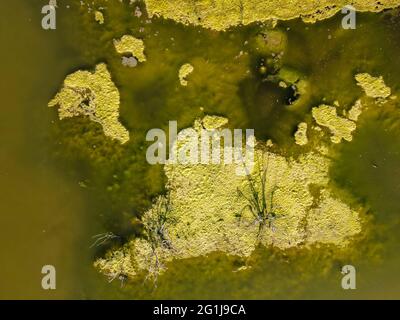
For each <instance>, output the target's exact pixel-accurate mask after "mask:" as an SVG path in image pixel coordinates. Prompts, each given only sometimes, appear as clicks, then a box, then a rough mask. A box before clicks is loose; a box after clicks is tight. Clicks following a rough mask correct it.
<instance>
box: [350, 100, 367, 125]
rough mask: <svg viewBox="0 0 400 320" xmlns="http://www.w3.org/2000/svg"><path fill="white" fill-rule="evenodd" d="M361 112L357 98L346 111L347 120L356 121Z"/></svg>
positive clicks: (360, 104) (361, 106)
mask: <svg viewBox="0 0 400 320" xmlns="http://www.w3.org/2000/svg"><path fill="white" fill-rule="evenodd" d="M362 112H363V105H362V102H361V100H357V101H356V103H355V104H354V106H352V107H351V109H350V110H349V112H348V113H347V118H349V120H352V121H355V122H357V121H358V118H359V117H360V115H361V114H362Z"/></svg>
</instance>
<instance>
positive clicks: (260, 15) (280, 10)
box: [145, 0, 400, 30]
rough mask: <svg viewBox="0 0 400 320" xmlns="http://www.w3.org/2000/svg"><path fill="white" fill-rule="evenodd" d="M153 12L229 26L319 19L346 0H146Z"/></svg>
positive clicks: (391, 1) (365, 7)
mask: <svg viewBox="0 0 400 320" xmlns="http://www.w3.org/2000/svg"><path fill="white" fill-rule="evenodd" d="M145 3H146V7H147V11H148V13H149V14H150V16H154V15H156V16H163V17H165V18H168V19H173V20H175V21H178V22H181V23H184V24H193V25H199V26H202V27H205V28H210V29H215V30H226V29H228V28H230V27H233V26H237V25H239V24H243V25H248V24H251V23H253V22H256V21H261V22H263V21H267V20H291V19H295V18H299V17H301V18H302V19H303V20H304V21H305V22H316V21H318V20H323V19H327V18H330V17H332V16H333V15H335V14H336V13H337V12H338V11H340V10H341V9H342V8H343V7H345V6H347V5H349V2H348V1H346V0H307V1H304V0H288V1H280V0H268V1H266V0H231V1H225V0H197V1H196V0H195V1H193V0H145ZM352 5H353V6H354V7H355V8H356V9H357V11H371V12H379V11H382V10H384V9H387V8H394V7H397V6H399V5H400V1H399V0H380V1H376V0H373V1H371V0H356V1H353V2H352Z"/></svg>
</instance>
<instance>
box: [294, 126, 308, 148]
mask: <svg viewBox="0 0 400 320" xmlns="http://www.w3.org/2000/svg"><path fill="white" fill-rule="evenodd" d="M294 138H295V141H296V144H298V145H299V146H304V145H306V144H307V143H308V138H307V123H305V122H302V123H300V124H299V125H298V128H297V131H296V133H295V134H294Z"/></svg>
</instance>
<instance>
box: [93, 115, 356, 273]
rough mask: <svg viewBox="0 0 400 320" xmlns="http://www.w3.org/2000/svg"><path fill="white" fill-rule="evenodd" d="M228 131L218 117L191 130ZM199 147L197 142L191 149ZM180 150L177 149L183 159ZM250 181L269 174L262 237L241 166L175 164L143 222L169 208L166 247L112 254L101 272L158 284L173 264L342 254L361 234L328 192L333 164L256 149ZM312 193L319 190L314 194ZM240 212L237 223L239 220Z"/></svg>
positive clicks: (149, 245)
mask: <svg viewBox="0 0 400 320" xmlns="http://www.w3.org/2000/svg"><path fill="white" fill-rule="evenodd" d="M205 121H206V122H207V130H212V129H214V128H215V127H218V130H222V129H223V127H220V126H221V125H224V124H225V122H226V120H225V121H222V120H221V118H220V117H217V118H215V123H214V125H213V117H210V116H209V117H207V118H205V119H203V120H197V121H196V122H195V125H194V126H193V128H189V129H185V130H196V131H198V130H200V129H201V128H205V126H204V125H201V124H204V122H205ZM192 143H193V144H196V145H194V147H198V145H197V144H198V143H199V142H192ZM180 145H181V144H176V143H175V145H174V148H173V149H174V150H176V151H177V152H178V151H179V148H180V147H181V146H180ZM254 161H255V163H254V167H253V172H252V176H253V178H254V181H255V184H256V188H257V189H258V190H260V188H261V178H260V175H259V173H260V172H261V171H260V170H262V172H263V171H264V170H266V188H265V194H266V196H267V199H270V198H271V200H272V201H271V203H270V205H271V210H272V211H274V212H275V213H276V218H275V219H274V220H273V221H272V224H271V225H270V226H269V227H265V228H264V229H263V230H262V232H261V234H259V226H258V224H257V223H255V219H254V217H253V216H252V214H251V213H250V212H249V211H248V210H243V208H245V207H246V206H247V205H248V202H247V200H246V199H245V198H243V197H239V196H238V190H241V191H242V192H243V193H244V194H245V195H247V196H248V197H251V190H250V186H249V182H248V179H247V177H246V176H239V175H237V174H236V168H237V165H235V164H231V165H230V164H225V165H224V164H218V165H217V164H212V165H201V164H196V165H192V164H172V163H168V164H166V165H165V166H164V171H165V174H166V176H167V179H168V182H167V184H166V188H167V194H168V196H165V198H164V199H163V198H158V199H157V201H156V203H155V204H154V205H153V207H152V208H150V210H148V211H147V212H146V213H145V214H144V216H143V218H142V221H143V224H144V225H146V223H147V222H146V221H154V219H157V218H158V215H159V209H158V208H159V206H160V201H164V202H165V201H166V199H167V198H168V199H169V201H170V211H169V218H168V219H167V220H166V221H165V224H164V225H163V230H164V234H165V237H166V238H168V239H167V240H168V241H167V242H168V245H161V244H159V245H156V246H155V245H154V242H151V241H148V239H143V238H136V239H133V240H131V241H130V242H128V243H127V244H126V245H125V246H123V247H122V248H121V249H117V250H116V251H110V252H109V253H108V254H107V255H106V257H105V258H102V259H98V260H97V261H96V262H95V266H96V267H97V268H98V269H99V270H100V271H101V272H103V273H105V274H107V275H108V276H110V277H113V276H116V275H117V273H118V274H120V275H124V276H127V277H129V278H134V277H136V276H139V275H140V274H143V275H145V274H148V275H150V276H154V277H156V276H157V275H158V274H160V273H162V272H163V271H164V270H165V269H166V263H167V262H169V261H172V260H173V259H185V258H192V257H199V256H205V255H208V254H210V253H212V252H224V253H226V254H228V255H234V256H239V257H249V256H250V255H251V254H252V252H253V251H254V250H255V248H256V247H257V245H258V244H260V243H261V244H263V245H266V246H267V245H272V246H274V247H276V248H279V249H288V248H292V247H296V246H299V245H303V246H309V245H311V244H314V243H328V244H334V245H338V246H344V245H346V244H347V243H348V241H349V238H350V237H352V236H354V235H356V234H358V233H359V232H360V231H361V222H360V219H359V217H358V213H357V212H356V211H354V210H353V209H351V208H350V207H349V206H348V205H347V204H345V203H344V202H342V201H341V200H340V199H339V198H337V197H336V196H334V195H333V194H332V193H331V192H330V188H329V185H328V183H329V177H328V171H329V168H330V165H331V160H330V159H329V158H328V157H325V156H323V155H321V154H319V153H318V152H314V151H309V152H307V153H304V154H302V155H300V157H299V158H298V159H292V158H286V157H284V156H282V155H279V154H277V153H273V152H270V151H267V149H266V148H265V147H264V143H261V142H260V143H258V144H257V148H256V151H255V157H254ZM312 190H318V192H313V191H312ZM239 212H242V216H241V218H240V219H239V218H238V213H239Z"/></svg>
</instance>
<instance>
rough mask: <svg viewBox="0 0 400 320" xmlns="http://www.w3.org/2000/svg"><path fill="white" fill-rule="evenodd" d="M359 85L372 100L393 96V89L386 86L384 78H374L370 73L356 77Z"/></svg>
mask: <svg viewBox="0 0 400 320" xmlns="http://www.w3.org/2000/svg"><path fill="white" fill-rule="evenodd" d="M355 78H356V80H357V84H358V85H359V86H360V87H361V88H362V89H363V90H364V91H365V94H366V95H367V96H368V97H371V98H382V99H385V98H387V97H389V96H390V95H391V93H392V92H391V89H390V88H389V87H387V86H386V84H385V81H384V80H383V77H382V76H380V77H373V76H371V75H370V74H368V73H359V74H357V75H356V76H355Z"/></svg>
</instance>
